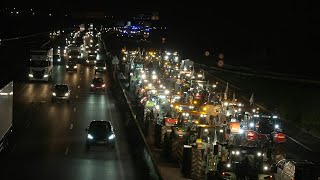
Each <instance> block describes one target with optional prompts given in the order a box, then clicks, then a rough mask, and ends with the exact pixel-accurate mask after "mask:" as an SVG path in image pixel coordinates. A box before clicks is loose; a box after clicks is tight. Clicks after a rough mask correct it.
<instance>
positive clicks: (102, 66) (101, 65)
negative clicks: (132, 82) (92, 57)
mask: <svg viewBox="0 0 320 180" xmlns="http://www.w3.org/2000/svg"><path fill="white" fill-rule="evenodd" d="M94 70H95V73H96V72H105V71H106V70H107V64H106V63H105V62H104V61H97V62H96V64H95V66H94Z"/></svg>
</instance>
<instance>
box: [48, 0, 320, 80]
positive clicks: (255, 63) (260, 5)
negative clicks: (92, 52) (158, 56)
mask: <svg viewBox="0 0 320 180" xmlns="http://www.w3.org/2000/svg"><path fill="white" fill-rule="evenodd" d="M150 4H152V5H153V6H152V8H150V6H149V7H146V8H144V7H142V6H138V5H135V6H131V5H132V4H131V3H130V4H128V3H126V2H123V5H122V6H113V5H109V6H107V5H101V6H100V5H99V8H97V7H96V8H93V7H91V8H90V7H89V8H87V7H85V8H63V9H62V8H61V9H59V10H58V11H59V12H61V13H62V12H63V13H65V12H86V11H104V12H105V14H107V15H114V16H119V15H120V16H124V17H125V16H131V15H137V14H140V13H148V12H152V11H158V12H159V14H160V20H161V23H162V24H165V25H166V26H167V27H168V32H169V33H168V36H169V37H168V43H171V44H172V45H174V47H176V48H177V49H179V50H180V51H181V54H182V55H183V56H184V58H189V57H190V58H192V59H195V60H196V59H201V60H206V59H208V60H212V58H214V57H210V58H211V59H210V58H208V57H205V56H204V52H205V51H207V50H208V51H209V52H210V53H211V54H212V55H214V54H217V53H219V52H224V53H225V62H226V63H229V64H233V65H242V66H251V67H256V68H263V69H269V70H276V71H280V72H290V73H299V74H311V75H317V71H318V68H317V66H315V64H316V63H317V61H318V59H319V58H318V42H319V39H320V38H319V36H320V35H319V32H320V28H319V27H320V25H319V23H320V21H319V17H320V11H318V8H317V6H314V5H311V4H309V3H308V2H307V1H302V0H301V1H291V2H289V3H286V2H282V1H281V2H276V3H271V2H269V1H259V2H255V3H254V4H252V2H250V3H249V2H238V3H236V4H235V3H234V2H232V3H231V2H224V3H221V2H219V3H217V2H211V4H208V3H206V2H193V4H191V5H193V6H192V7H194V8H192V9H191V8H186V7H187V6H188V5H187V4H186V3H185V2H184V3H183V4H180V6H176V5H171V4H165V3H164V2H162V3H161V4H159V2H157V3H152V2H150ZM158 5H159V6H160V8H158ZM132 7H135V8H132ZM51 10H52V11H57V9H51Z"/></svg>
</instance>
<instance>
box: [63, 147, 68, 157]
mask: <svg viewBox="0 0 320 180" xmlns="http://www.w3.org/2000/svg"><path fill="white" fill-rule="evenodd" d="M68 153H69V147H67V148H66V150H65V151H64V155H65V156H67V155H68Z"/></svg>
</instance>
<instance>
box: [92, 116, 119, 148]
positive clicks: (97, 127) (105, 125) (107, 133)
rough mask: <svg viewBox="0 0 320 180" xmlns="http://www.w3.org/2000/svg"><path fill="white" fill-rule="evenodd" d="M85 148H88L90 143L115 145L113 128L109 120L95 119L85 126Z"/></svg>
mask: <svg viewBox="0 0 320 180" xmlns="http://www.w3.org/2000/svg"><path fill="white" fill-rule="evenodd" d="M86 131H87V137H86V148H87V150H88V149H90V146H92V145H96V146H98V145H106V146H109V147H112V148H113V147H114V146H115V138H116V136H115V134H114V129H113V126H112V124H111V122H110V121H104V120H101V121H96V120H93V121H91V123H90V124H89V126H88V128H86Z"/></svg>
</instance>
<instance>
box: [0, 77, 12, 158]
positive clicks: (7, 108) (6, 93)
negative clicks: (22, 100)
mask: <svg viewBox="0 0 320 180" xmlns="http://www.w3.org/2000/svg"><path fill="white" fill-rule="evenodd" d="M0 88H1V87H0ZM0 114H1V116H0V138H1V139H0V152H2V151H5V150H6V149H7V148H8V147H9V144H10V137H11V135H12V114H13V81H11V82H10V83H8V84H7V85H5V86H4V87H2V88H1V89H0Z"/></svg>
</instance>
